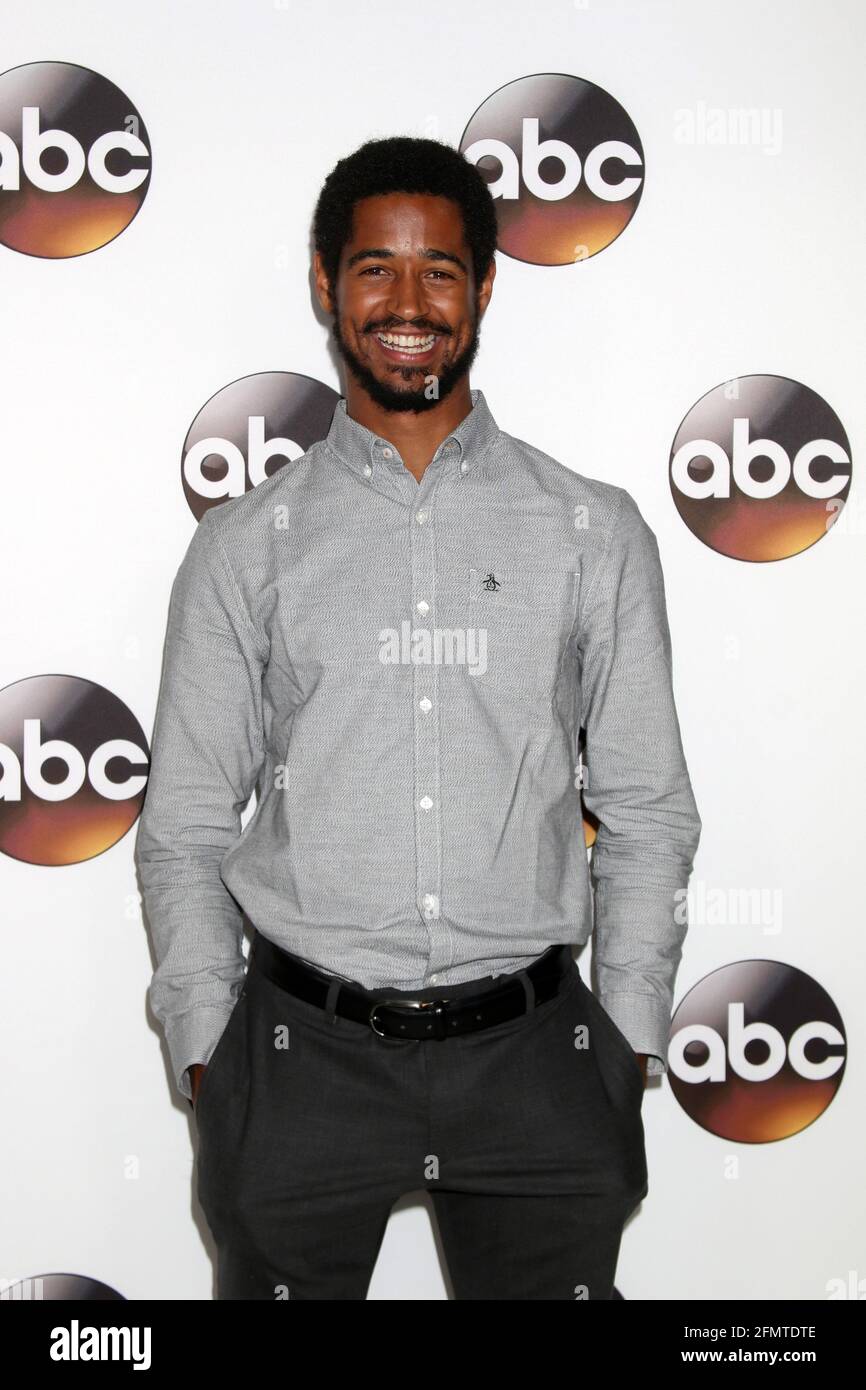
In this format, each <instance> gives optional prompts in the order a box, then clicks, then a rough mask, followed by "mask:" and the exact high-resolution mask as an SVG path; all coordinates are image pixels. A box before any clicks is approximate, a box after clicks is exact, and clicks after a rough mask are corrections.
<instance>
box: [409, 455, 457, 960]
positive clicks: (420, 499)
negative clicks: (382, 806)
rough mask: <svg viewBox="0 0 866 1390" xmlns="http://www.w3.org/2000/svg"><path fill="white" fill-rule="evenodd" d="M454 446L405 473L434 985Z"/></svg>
mask: <svg viewBox="0 0 866 1390" xmlns="http://www.w3.org/2000/svg"><path fill="white" fill-rule="evenodd" d="M457 448H458V446H457V445H456V444H455V443H453V442H451V443H448V442H446V443H445V444H443V445H442V446H441V449H440V450H437V452H436V454H434V456H433V459H432V460H431V462H430V464H429V465H428V467H427V469H426V470H425V472H424V474H423V476H422V478H421V483H420V485H419V484H417V483H415V482H414V481H413V479H412V477H411V475H408V474H406V475H405V476H404V477H403V478H402V479H401V481H402V483H403V486H404V489H405V492H406V494H407V500H408V501H409V518H408V524H409V556H410V565H411V606H412V612H411V629H412V630H413V631H414V630H415V629H416V628H426V629H428V631H429V632H430V645H429V648H428V651H429V656H430V660H429V661H413V664H412V680H411V691H412V734H413V748H414V764H415V766H414V772H415V804H414V814H415V864H416V879H415V902H416V907H417V909H418V912H419V914H420V917H421V920H422V922H423V923H424V926H425V927H426V929H427V939H428V943H429V950H428V963H427V976H426V982H428V983H431V984H435V983H436V981H437V979H438V976H439V973H440V972H441V971H443V970H445V969H447V968H448V966H450V965H451V962H452V957H453V942H452V940H451V933H450V931H449V930H448V926H447V921H446V920H445V919H444V918H443V915H442V804H441V744H440V740H441V725H440V719H439V666H438V663H437V661H436V645H435V635H436V537H435V526H436V524H437V520H436V514H435V513H436V497H437V494H438V493H439V491H440V489H441V488H442V487H447V486H448V483H449V480H450V472H449V462H450V461H451V460H452V459H453V454H454V451H455V450H456V449H457Z"/></svg>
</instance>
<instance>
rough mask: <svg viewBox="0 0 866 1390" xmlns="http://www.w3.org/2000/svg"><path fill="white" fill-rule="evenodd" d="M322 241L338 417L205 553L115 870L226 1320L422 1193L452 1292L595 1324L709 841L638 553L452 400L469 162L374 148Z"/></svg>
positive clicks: (297, 1295)
mask: <svg viewBox="0 0 866 1390" xmlns="http://www.w3.org/2000/svg"><path fill="white" fill-rule="evenodd" d="M314 239H315V260H314V271H315V284H316V292H317V294H318V298H319V300H320V303H321V305H322V306H323V308H324V309H325V310H326V312H327V313H329V314H330V315H331V316H332V319H333V334H334V339H335V343H336V345H337V348H338V351H339V353H340V355H341V358H342V360H343V362H344V363H345V367H346V394H345V397H344V398H341V399H340V401H339V402H338V404H337V407H336V410H335V412H334V417H333V421H332V423H331V426H330V429H329V431H328V434H327V437H326V438H325V439H324V440H322V441H321V442H320V443H317V444H315V445H313V446H312V448H310V449H308V450H307V452H306V454H305V455H304V456H303V457H302V458H301V459H299V460H297V461H296V462H294V463H292V464H289V465H287V466H285V467H284V468H282V469H281V470H280V471H279V472H278V473H276V474H275V475H274V476H273V477H271V478H269V479H268V480H267V481H265V482H263V483H261V484H260V485H259V486H258V487H257V488H256V489H255V490H254V491H253V492H250V493H248V494H247V495H246V496H244V497H241V498H237V499H235V500H233V501H230V502H227V503H225V504H223V505H222V506H221V507H219V508H216V509H211V510H210V511H209V512H207V513H206V515H205V516H204V517H203V519H202V521H201V522H200V523H199V526H198V528H197V529H196V531H195V533H194V535H193V537H192V540H191V541H190V544H189V547H188V550H187V553H186V555H185V557H184V559H183V562H182V564H181V567H180V570H179V572H178V576H177V578H176V580H175V584H174V587H173V589H172V595H171V604H170V609H169V621H168V630H167V638H166V651H165V661H164V668H163V675H162V680H161V685H160V691H159V700H158V706H157V715H156V722H155V725H154V732H153V740H152V742H153V759H152V767H151V774H150V781H149V785H148V791H147V796H146V800H145V804H144V809H143V812H142V817H141V824H140V828H139V833H138V840H137V862H138V864H139V867H140V871H141V876H142V882H143V886H144V896H145V904H146V908H147V912H148V916H149V919H150V922H151V926H152V930H153V935H154V942H155V948H156V954H157V961H158V964H157V969H156V971H155V974H154V978H153V982H152V984H151V989H150V997H151V1002H152V1004H153V1007H154V1011H155V1013H156V1015H157V1017H158V1018H159V1020H160V1021H161V1023H162V1024H163V1026H164V1028H165V1032H166V1038H167V1043H168V1049H169V1053H170V1057H171V1062H172V1068H173V1071H174V1075H175V1078H176V1081H177V1085H178V1088H179V1090H180V1091H181V1093H182V1094H183V1095H184V1096H186V1097H187V1098H190V1099H191V1100H192V1102H193V1103H194V1107H195V1121H196V1127H197V1131H198V1140H199V1148H198V1193H199V1197H200V1200H201V1203H202V1207H203V1209H204V1212H205V1215H206V1216H207V1219H208V1221H209V1223H210V1225H211V1228H212V1231H213V1234H214V1237H215V1239H216V1242H217V1249H218V1256H219V1263H218V1297H219V1298H221V1299H247V1298H249V1299H281V1298H290V1299H293V1300H307V1299H363V1298H364V1297H365V1296H366V1293H367V1289H368V1286H369V1282H370V1276H371V1274H372V1271H373V1268H374V1265H375V1262H376V1258H377V1255H378V1251H379V1247H380V1244H381V1241H382V1236H383V1234H384V1231H385V1227H386V1224H387V1220H388V1215H389V1213H390V1211H391V1208H392V1206H393V1205H394V1203H395V1202H396V1201H397V1199H398V1198H399V1197H400V1196H402V1195H403V1194H404V1193H406V1192H410V1191H419V1190H423V1191H427V1192H429V1193H430V1197H431V1200H432V1203H433V1209H434V1211H435V1215H436V1218H437V1220H438V1224H439V1228H440V1233H441V1237H442V1242H443V1247H444V1250H445V1254H446V1260H447V1264H448V1272H449V1274H450V1278H451V1282H452V1286H453V1291H454V1296H455V1297H456V1298H458V1299H499V1298H502V1299H515V1298H516V1299H569V1300H573V1299H575V1298H589V1299H609V1298H610V1297H611V1294H612V1288H613V1279H614V1273H615V1269H616V1261H617V1255H618V1251H619V1246H620V1241H621V1235H622V1229H623V1225H624V1223H625V1220H626V1219H627V1217H628V1216H629V1214H630V1213H631V1212H632V1211H633V1210H634V1209H635V1207H636V1206H637V1205H638V1203H639V1202H640V1201H641V1199H642V1198H643V1197H645V1196H646V1194H647V1192H648V1174H647V1166H646V1153H645V1145H644V1132H643V1123H642V1115H641V1104H642V1098H643V1091H644V1083H645V1079H646V1075H647V1071H648V1070H649V1071H650V1072H662V1071H664V1070H665V1068H666V1065H667V1062H666V1056H667V1040H668V1033H669V1026H670V1016H671V1007H672V999H673V987H674V981H675V977H676V973H677V969H678V965H679V961H680V958H681V951H682V942H683V938H684V936H685V932H686V925H685V919H684V915H683V913H682V909H681V899H682V896H683V893H684V890H685V888H686V886H687V884H688V880H689V876H690V873H691V870H692V863H693V858H694V854H695V851H696V849H697V846H698V842H699V837H700V829H701V823H700V820H699V817H698V813H697V808H696V805H695V801H694V797H693V793H692V788H691V785H690V781H689V776H688V771H687V767H686V762H685V758H684V754H683V748H682V743H681V738H680V730H679V724H678V720H677V714H676V709H675V704H674V697H673V690H672V664H671V646H670V635H669V630H668V622H667V616H666V606H665V593H664V582H663V577H662V570H661V565H660V560H659V554H658V547H657V545H656V541H655V538H654V536H653V533H652V531H651V530H650V528H649V526H648V525H647V523H646V522H645V521H644V519H643V517H642V515H641V513H640V511H639V510H638V507H637V505H636V504H635V502H634V501H633V499H632V498H631V496H630V494H629V493H628V492H626V491H625V490H624V489H622V488H619V487H616V486H614V485H612V484H609V483H604V482H600V481H596V480H593V479H590V478H587V477H584V476H582V475H580V474H578V473H575V472H573V471H572V470H570V469H569V468H566V467H564V466H563V465H562V464H560V463H558V462H557V461H556V460H554V459H552V458H550V457H549V456H548V455H546V454H544V453H543V452H542V451H541V450H539V449H536V448H534V447H533V446H531V445H530V444H527V443H526V442H524V441H523V440H521V439H519V438H516V437H515V436H513V435H511V434H508V433H506V432H505V431H504V430H503V429H501V428H500V427H499V425H498V424H497V422H496V420H495V419H494V417H493V415H492V413H491V410H490V407H489V406H488V404H487V401H486V399H485V397H484V395H483V394H482V392H481V391H480V390H478V389H474V390H472V389H470V385H469V375H468V373H469V368H470V366H471V364H472V362H473V361H474V359H475V356H476V353H477V351H478V345H479V328H480V323H481V319H482V316H483V315H484V313H485V310H486V309H487V306H488V304H489V302H490V298H491V294H492V289H493V281H494V276H495V259H494V255H495V249H496V216H495V207H494V204H493V201H492V198H491V196H490V194H489V191H488V189H487V186H486V184H485V182H484V180H483V178H482V176H481V175H480V174H479V173H478V171H477V170H476V169H474V168H473V167H472V166H471V165H469V164H468V162H467V161H466V160H465V159H464V158H463V157H462V156H461V155H459V154H458V153H457V152H456V151H455V150H453V149H451V148H450V147H448V146H446V145H442V144H440V143H439V142H437V141H432V140H424V139H414V138H411V137H395V138H393V139H389V140H379V141H371V142H369V143H368V144H366V145H364V146H362V147H361V148H360V149H359V150H357V151H356V152H355V153H354V154H352V155H350V156H349V157H347V158H346V159H343V160H341V161H340V162H339V163H338V164H337V166H336V167H335V169H334V170H333V171H332V172H331V174H330V175H329V176H328V178H327V180H326V181H325V184H324V186H323V188H322V191H321V194H320V197H319V201H318V205H317V208H316V213H315V219H314ZM530 371H531V363H530V364H528V366H527V378H526V387H527V390H535V389H537V387H536V385H534V384H533V381H532V379H531V377H530V375H529V372H530ZM539 384H540V378H539ZM407 624H411V625H412V627H411V631H410V632H408V633H407ZM389 634H399V637H398V640H396V642H390V637H389ZM442 634H447V636H448V638H449V639H455V638H456V639H459V640H454V641H451V642H450V644H449V645H447V646H446V643H445V642H444V641H443V640H442ZM478 634H483V638H484V653H485V659H484V663H483V669H482V668H481V667H479V666H478V665H477V663H476V669H472V668H471V663H470V662H469V661H468V660H467V659H466V658H465V655H464V656H463V658H462V659H461V653H463V654H465V653H466V652H467V651H469V650H471V649H472V647H473V644H474V638H475V636H477V635H478ZM470 636H471V638H472V640H466V639H467V638H469V637H470ZM404 639H405V640H404ZM389 642H390V646H389V647H388V650H389V653H390V654H389V656H388V658H387V659H383V656H382V651H383V643H385V644H387V643H389ZM443 650H447V651H449V652H451V653H452V659H450V660H449V659H446V660H441V659H438V658H437V655H436V654H437V653H439V654H440V655H441V652H442V651H443ZM453 653H456V654H457V655H456V657H454V656H453ZM581 729H583V731H584V736H585V752H586V759H585V765H584V764H583V762H582V760H581V754H580V737H581ZM256 787H257V788H258V801H257V805H256V810H255V814H254V815H253V816H252V817H251V819H250V820H249V822H248V824H247V825H246V827H245V828H244V830H243V832H242V833H241V828H240V824H241V823H240V814H241V811H242V810H243V807H244V806H245V804H246V802H247V801H248V799H249V797H250V795H251V793H252V791H253V789H254V788H256ZM581 789H582V792H583V807H585V808H586V810H587V811H588V812H589V813H590V814H591V815H592V816H594V817H595V818H596V819H597V821H598V833H597V837H596V841H595V844H594V847H593V851H592V864H591V869H590V867H589V866H588V864H587V852H586V845H585V840H584V833H583V823H582V810H583V807H582V805H581ZM243 913H246V915H247V918H248V919H249V922H250V924H251V926H252V929H253V931H252V939H251V946H250V952H249V960H248V966H247V969H246V971H245V969H244V955H243V950H242V941H243ZM593 928H594V937H593V942H594V947H593V956H594V963H595V965H596V968H597V978H598V986H597V991H596V992H593V991H592V990H591V989H590V988H589V986H588V985H587V984H586V983H584V979H583V977H582V974H581V970H580V968H579V966H578V964H577V963H576V962H575V959H574V956H573V953H572V949H571V948H572V946H580V945H583V944H584V943H585V942H586V941H587V940H588V939H589V937H590V934H591V933H592V932H593Z"/></svg>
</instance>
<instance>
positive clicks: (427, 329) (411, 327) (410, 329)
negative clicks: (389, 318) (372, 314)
mask: <svg viewBox="0 0 866 1390" xmlns="http://www.w3.org/2000/svg"><path fill="white" fill-rule="evenodd" d="M364 331H365V332H366V333H437V334H439V336H440V337H442V338H445V337H450V336H451V329H450V328H441V327H437V326H436V324H433V323H374V324H373V325H372V326H371V327H370V328H367V329H365V330H364Z"/></svg>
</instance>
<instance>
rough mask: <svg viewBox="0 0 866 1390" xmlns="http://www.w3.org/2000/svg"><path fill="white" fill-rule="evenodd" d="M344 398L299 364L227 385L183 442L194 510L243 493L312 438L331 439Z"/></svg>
mask: <svg viewBox="0 0 866 1390" xmlns="http://www.w3.org/2000/svg"><path fill="white" fill-rule="evenodd" d="M339 399H340V397H339V395H338V394H337V392H336V391H333V390H332V389H331V387H330V386H325V385H323V383H322V382H321V381H315V380H314V379H313V378H312V377H307V376H298V375H297V374H296V373H294V372H259V373H257V374H255V375H253V376H245V377H241V378H240V379H239V380H238V381H233V382H232V383H231V385H229V386H225V387H223V389H222V390H221V391H218V392H217V393H216V395H214V396H211V398H210V400H209V401H207V402H206V403H205V405H203V406H202V408H201V410H200V411H199V413H198V415H197V416H196V417H195V419H194V420H193V422H192V424H191V425H190V428H189V431H188V432H187V436H186V440H185V441H184V446H183V457H182V461H181V473H182V479H183V489H184V493H185V496H186V500H187V502H188V503H189V506H190V510H191V511H192V512H193V514H194V516H195V517H196V519H197V520H199V521H200V520H201V518H202V516H203V515H204V513H205V512H206V511H207V510H208V508H209V507H210V506H213V505H214V504H216V503H218V502H225V501H227V500H228V499H229V498H231V497H242V496H243V494H244V493H245V492H249V491H250V490H251V489H252V488H254V487H257V486H258V484H259V483H261V482H264V480H265V478H268V477H271V476H272V475H273V474H274V473H276V472H277V470H278V469H280V468H283V467H284V466H285V465H286V464H287V463H290V462H292V461H294V460H295V459H297V458H300V457H301V455H302V454H304V453H306V451H307V449H309V447H310V445H311V444H315V443H316V442H317V441H318V440H320V439H324V438H325V436H326V434H327V433H328V430H329V428H330V425H331V420H332V419H333V415H334V409H335V407H336V404H337V401H338V400H339Z"/></svg>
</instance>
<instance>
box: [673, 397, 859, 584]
mask: <svg viewBox="0 0 866 1390" xmlns="http://www.w3.org/2000/svg"><path fill="white" fill-rule="evenodd" d="M850 486H851V447H850V445H849V443H848V436H847V434H846V433H845V430H844V429H843V428H842V423H841V421H840V420H839V417H838V415H837V414H836V412H835V411H834V410H833V409H832V408H831V407H830V406H829V405H828V404H827V402H826V401H825V400H822V398H821V397H820V396H819V395H818V394H817V392H816V391H812V390H811V389H810V388H809V387H808V386H803V385H802V383H801V382H799V381H791V380H790V379H789V378H788V377H783V376H769V375H767V376H743V377H736V378H734V379H733V380H732V381H728V382H723V383H722V384H721V385H720V386H715V387H713V389H712V390H711V391H708V392H707V394H706V395H705V396H702V397H701V399H700V400H699V401H698V402H697V404H696V405H693V406H692V408H691V409H690V410H689V412H688V414H687V415H686V416H685V419H684V420H683V422H682V424H681V425H680V427H679V429H678V430H677V432H676V436H675V438H674V442H673V445H672V447H671V458H670V487H671V493H672V494H673V499H674V504H675V506H676V508H677V511H678V512H679V514H680V516H681V517H682V519H683V521H684V522H685V523H686V525H687V526H688V528H689V530H690V531H691V532H693V534H694V535H695V536H697V537H698V539H699V540H701V541H703V542H704V544H705V545H708V546H709V547H710V549H711V550H716V551H718V553H719V554H720V555H727V556H729V557H730V558H731V559H734V560H784V559H787V558H788V556H790V555H799V553H800V552H801V551H803V550H808V548H809V547H810V546H812V545H814V544H815V542H816V541H818V540H820V539H821V537H822V536H825V535H826V534H827V532H828V530H829V529H830V527H831V526H832V525H833V523H834V521H835V520H836V518H837V517H838V515H839V512H840V511H841V509H842V507H843V506H844V503H845V500H846V498H847V496H848V491H849V488H850Z"/></svg>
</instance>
